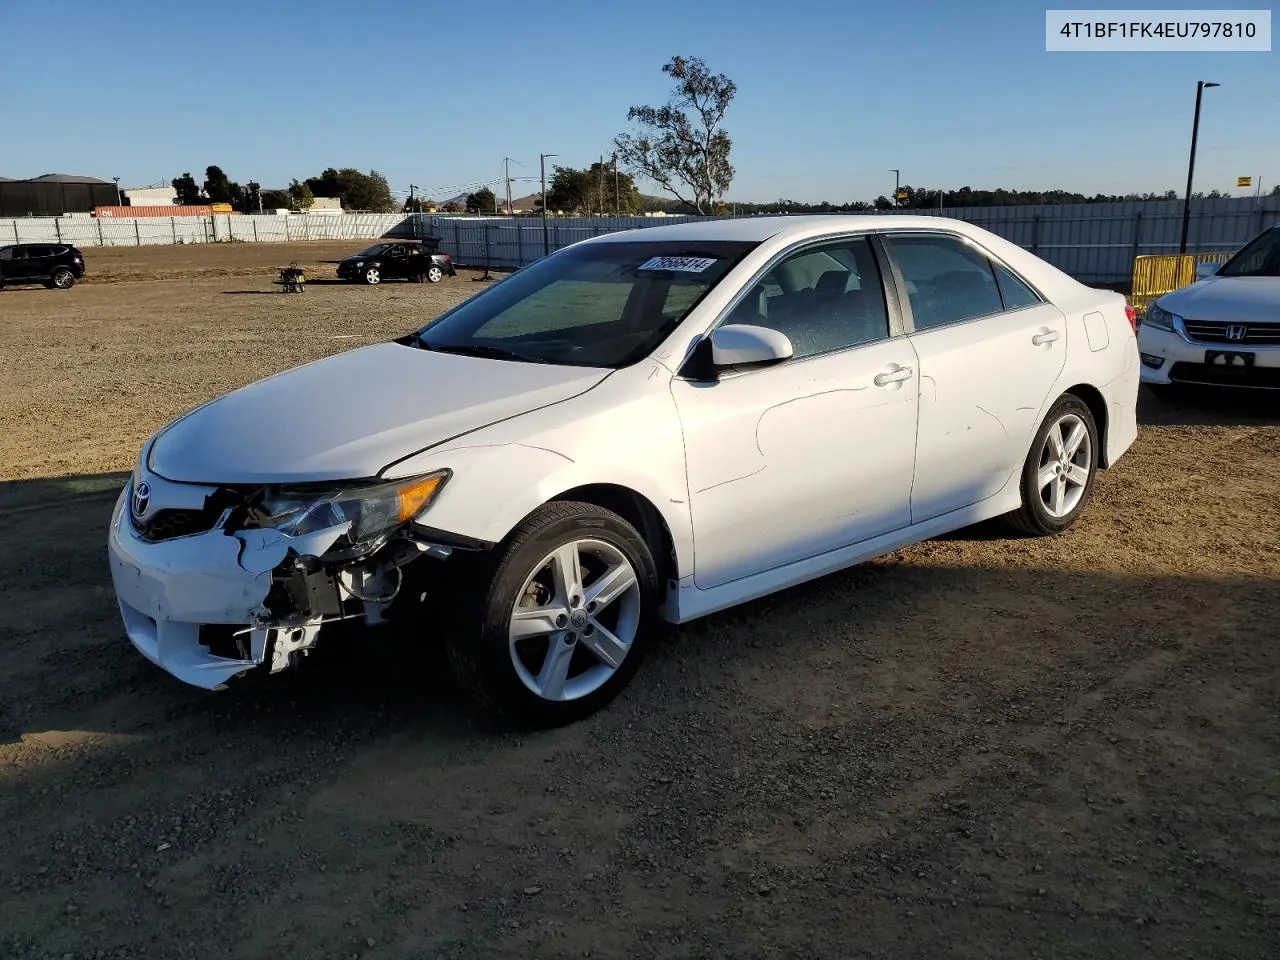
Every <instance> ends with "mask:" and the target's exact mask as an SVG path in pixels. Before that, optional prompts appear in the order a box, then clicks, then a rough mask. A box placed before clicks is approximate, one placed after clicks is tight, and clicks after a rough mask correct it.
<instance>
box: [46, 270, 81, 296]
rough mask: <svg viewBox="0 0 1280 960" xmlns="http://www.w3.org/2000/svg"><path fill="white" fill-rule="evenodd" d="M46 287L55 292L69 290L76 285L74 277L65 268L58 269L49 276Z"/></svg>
mask: <svg viewBox="0 0 1280 960" xmlns="http://www.w3.org/2000/svg"><path fill="white" fill-rule="evenodd" d="M48 285H49V287H51V288H53V289H57V290H70V289H71V288H72V287H74V286H75V285H76V275H75V274H74V273H72V272H71V271H70V270H69V269H67V268H66V267H58V268H57V269H56V270H54V271H53V273H52V274H50V275H49V284H48Z"/></svg>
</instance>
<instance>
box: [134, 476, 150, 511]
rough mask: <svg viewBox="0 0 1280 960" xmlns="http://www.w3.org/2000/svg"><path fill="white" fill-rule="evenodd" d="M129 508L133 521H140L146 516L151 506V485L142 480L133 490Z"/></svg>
mask: <svg viewBox="0 0 1280 960" xmlns="http://www.w3.org/2000/svg"><path fill="white" fill-rule="evenodd" d="M130 506H131V507H132V509H133V519H135V520H141V519H142V518H143V517H145V516H146V515H147V508H148V507H149V506H151V484H149V483H147V481H145V480H143V481H141V482H139V483H138V484H137V486H135V487H134V488H133V500H132V501H130Z"/></svg>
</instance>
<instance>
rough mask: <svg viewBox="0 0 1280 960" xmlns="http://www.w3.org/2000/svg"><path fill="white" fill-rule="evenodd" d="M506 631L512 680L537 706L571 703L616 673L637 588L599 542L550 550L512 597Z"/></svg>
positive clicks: (633, 623)
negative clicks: (517, 681)
mask: <svg viewBox="0 0 1280 960" xmlns="http://www.w3.org/2000/svg"><path fill="white" fill-rule="evenodd" d="M517 597H518V599H517V600H516V603H515V605H514V607H513V608H512V611H511V619H510V626H509V628H508V648H509V650H510V655H511V663H512V665H513V666H514V667H515V671H516V675H517V676H518V677H519V678H520V681H521V683H523V684H524V685H525V687H527V688H528V689H529V690H530V691H531V692H532V693H534V694H535V695H536V696H538V697H541V698H542V699H544V700H552V701H568V700H579V699H581V698H583V697H586V696H590V695H591V694H592V693H594V692H595V691H597V690H599V689H600V688H601V687H602V686H604V684H605V683H607V682H608V680H609V678H610V677H612V676H613V675H614V673H615V672H617V670H618V668H619V667H621V666H622V662H623V660H625V659H626V656H627V653H628V652H629V651H630V649H631V644H632V643H633V642H634V641H635V638H636V633H637V630H638V628H639V625H640V603H641V598H640V581H639V578H638V577H637V575H636V571H635V569H634V568H633V567H632V565H631V562H630V561H629V560H628V559H627V557H626V555H625V554H624V553H623V552H622V551H621V550H619V549H618V548H617V547H615V546H613V545H612V544H610V543H606V542H604V541H603V540H575V541H572V542H570V543H566V544H564V545H563V546H560V547H557V548H556V549H555V550H553V551H552V552H551V553H549V554H547V555H546V556H545V557H543V558H542V560H540V561H539V562H538V564H537V565H536V566H535V567H534V569H533V572H532V573H530V574H529V577H528V578H527V579H526V580H525V583H524V586H523V587H522V588H521V590H520V591H519V593H518V594H517Z"/></svg>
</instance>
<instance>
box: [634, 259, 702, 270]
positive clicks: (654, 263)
mask: <svg viewBox="0 0 1280 960" xmlns="http://www.w3.org/2000/svg"><path fill="white" fill-rule="evenodd" d="M715 262H716V261H715V258H714V257H651V258H650V259H648V260H646V261H645V262H644V263H642V264H640V266H638V267H636V269H637V270H673V271H675V272H677V273H701V272H702V271H703V270H705V269H707V267H709V266H711V265H712V264H714V263H715Z"/></svg>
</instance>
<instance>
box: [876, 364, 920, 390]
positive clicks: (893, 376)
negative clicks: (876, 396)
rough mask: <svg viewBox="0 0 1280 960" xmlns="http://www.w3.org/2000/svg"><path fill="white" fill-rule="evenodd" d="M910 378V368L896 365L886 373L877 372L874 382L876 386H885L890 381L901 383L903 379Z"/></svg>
mask: <svg viewBox="0 0 1280 960" xmlns="http://www.w3.org/2000/svg"><path fill="white" fill-rule="evenodd" d="M910 379H911V368H910V367H898V369H896V370H891V371H889V372H888V373H877V374H876V378H875V381H874V383H875V385H876V386H877V387H887V386H888V385H889V384H891V383H901V382H902V381H903V380H910Z"/></svg>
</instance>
